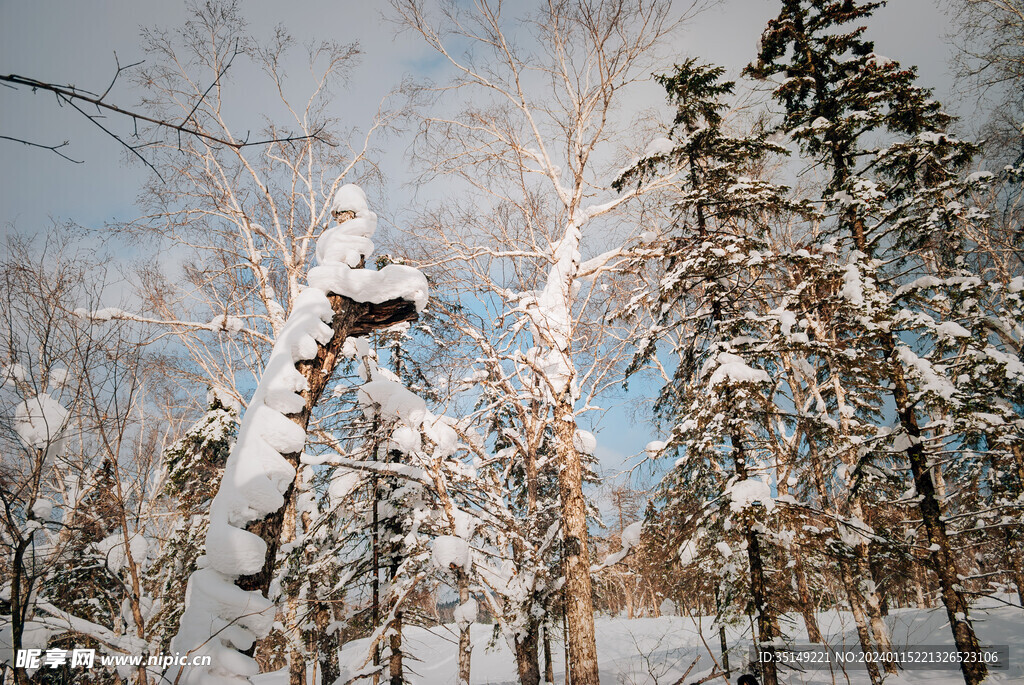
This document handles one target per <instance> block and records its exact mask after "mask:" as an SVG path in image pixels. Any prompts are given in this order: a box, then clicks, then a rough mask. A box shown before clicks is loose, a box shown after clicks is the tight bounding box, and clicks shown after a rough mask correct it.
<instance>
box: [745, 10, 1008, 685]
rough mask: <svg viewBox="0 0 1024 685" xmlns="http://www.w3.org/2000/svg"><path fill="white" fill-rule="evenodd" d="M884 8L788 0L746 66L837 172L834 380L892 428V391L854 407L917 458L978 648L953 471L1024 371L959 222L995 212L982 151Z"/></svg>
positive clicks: (955, 627)
mask: <svg viewBox="0 0 1024 685" xmlns="http://www.w3.org/2000/svg"><path fill="white" fill-rule="evenodd" d="M882 4H883V3H880V2H854V1H853V0H845V1H843V2H820V1H814V2H811V1H808V0H786V1H785V2H783V8H782V11H781V12H780V14H779V16H778V17H777V18H776V19H773V20H772V21H771V22H769V24H768V27H767V29H766V30H765V32H764V35H763V36H762V42H761V51H760V55H759V58H758V61H757V63H756V64H753V65H751V66H750V67H748V73H750V74H751V75H753V76H755V77H757V78H761V79H768V78H772V77H774V76H780V77H781V81H779V82H777V83H776V86H777V87H776V89H775V97H776V99H777V100H778V101H779V102H780V103H781V104H782V105H783V106H784V108H785V115H784V119H783V122H782V125H781V129H782V130H784V131H785V132H786V133H788V134H789V135H790V136H791V137H792V138H793V139H794V140H796V141H797V142H798V143H799V144H800V146H801V148H802V150H803V151H804V153H805V154H806V155H807V156H808V157H809V158H810V159H811V160H813V162H814V163H816V164H817V165H819V166H820V167H821V168H822V169H823V170H824V172H825V174H826V177H827V183H826V187H825V189H824V192H823V195H822V198H821V202H822V209H823V212H824V214H825V217H826V223H827V226H828V228H829V231H830V233H831V235H832V237H833V238H834V243H833V246H834V248H835V249H836V250H837V254H838V256H839V260H840V263H839V266H840V268H841V269H842V272H841V277H840V280H838V281H837V282H836V283H835V285H834V295H835V296H834V297H831V298H829V299H830V301H831V302H832V303H834V304H835V305H836V311H835V313H834V314H833V316H832V321H831V325H832V326H833V327H834V335H835V337H836V338H837V339H839V340H841V341H843V344H844V347H846V348H847V349H848V350H849V353H848V354H847V355H846V360H845V362H843V365H842V368H836V369H834V372H835V374H836V377H837V378H838V377H840V376H841V381H840V383H841V384H843V385H844V386H846V387H845V389H846V390H848V391H849V392H850V393H851V395H855V396H856V395H859V396H860V397H861V398H862V399H864V398H867V397H869V396H870V394H872V393H877V391H869V388H881V389H883V391H884V394H885V396H886V399H887V400H888V401H891V402H892V403H893V405H894V412H893V414H894V416H892V417H891V418H892V419H893V423H894V424H895V425H894V426H888V425H886V419H887V418H888V417H886V416H884V412H883V411H882V407H883V405H882V403H881V401H878V402H877V403H875V404H874V406H870V403H868V402H864V404H863V405H862V406H856V405H854V406H852V407H851V416H855V417H856V418H857V419H858V420H859V421H860V422H861V423H863V424H865V425H870V424H871V423H875V424H876V425H875V428H874V433H875V435H874V436H873V437H872V438H871V439H870V441H869V442H867V443H863V444H861V445H860V447H859V448H858V449H859V450H865V449H883V450H886V451H888V452H889V453H890V454H892V455H893V456H894V457H895V458H897V459H898V460H900V461H901V462H902V463H903V464H904V465H905V468H906V469H907V470H909V472H910V475H911V478H912V482H913V485H912V489H911V491H910V496H909V497H908V498H907V499H908V500H909V501H910V502H912V503H913V504H914V506H915V508H916V510H917V514H918V515H919V516H920V518H921V520H922V524H923V528H924V532H925V535H926V543H927V549H926V553H927V554H928V559H929V564H928V565H929V567H930V569H931V570H932V571H933V572H934V573H935V574H936V576H937V578H938V581H939V585H940V587H941V593H942V600H943V603H944V605H945V607H946V611H947V615H948V618H949V622H950V626H951V629H952V632H953V636H954V639H955V642H956V645H957V648H958V649H959V650H960V651H961V652H962V653H978V651H979V644H978V638H977V635H976V633H975V631H974V628H973V625H972V624H971V620H970V616H969V605H968V601H967V591H966V589H965V587H964V580H963V576H962V574H961V572H960V571H961V569H960V568H958V564H957V557H958V554H957V551H956V545H955V543H954V538H955V536H957V535H958V534H959V531H958V530H957V528H956V527H955V526H956V525H958V524H953V523H951V522H950V521H951V518H950V516H949V515H950V514H951V513H953V512H951V511H949V507H950V506H953V505H952V504H950V502H951V501H952V498H950V497H949V496H948V493H944V492H943V490H944V488H945V485H944V480H943V477H942V470H943V468H949V465H951V464H956V465H957V467H958V468H968V469H972V470H973V469H975V468H979V467H980V466H981V464H980V460H979V458H978V453H977V452H975V451H973V450H970V449H967V445H968V442H967V438H968V436H969V435H971V434H973V433H975V432H979V431H980V432H986V431H988V430H989V429H988V428H986V427H985V422H984V420H983V419H982V418H981V414H985V413H988V412H989V411H994V412H996V414H1000V413H1005V411H1006V407H1007V401H1006V398H1007V397H1008V396H1010V395H1012V394H1013V393H1014V392H1016V391H1015V388H1016V387H1019V384H1020V381H1021V374H1020V371H1021V369H1019V368H1018V367H1019V366H1020V363H1019V360H1018V359H1017V357H1016V355H1012V356H1011V355H1009V354H1007V352H1006V351H1005V350H1004V349H1000V347H1001V343H999V342H998V341H997V340H995V336H993V335H992V334H991V331H986V330H985V329H984V325H983V319H984V316H985V313H986V311H987V310H988V309H989V306H988V304H986V303H991V302H992V301H993V295H994V293H995V290H997V289H998V288H995V289H994V288H993V284H990V283H986V282H985V279H984V278H982V277H980V276H982V274H975V273H971V272H970V271H969V270H968V269H966V268H965V264H964V260H963V255H964V254H966V253H967V251H968V249H969V248H968V246H967V245H965V244H964V237H963V236H964V234H965V232H964V231H963V230H962V229H961V227H962V226H963V225H964V224H965V223H970V222H975V221H978V220H981V219H982V217H981V216H980V215H979V214H978V213H977V212H975V211H972V210H971V209H970V206H969V205H970V200H969V192H970V190H971V188H972V187H973V186H976V185H977V184H978V183H979V182H980V181H979V177H977V176H969V177H966V178H965V174H964V170H965V168H966V166H967V165H968V164H969V162H970V161H971V159H972V155H973V154H974V152H975V148H974V146H973V145H971V144H969V143H966V142H964V141H961V140H959V139H957V138H956V137H955V136H954V135H952V134H951V133H950V131H949V125H950V123H951V117H950V116H949V115H948V114H946V113H945V112H944V111H943V110H942V108H941V105H940V104H939V103H938V102H936V101H935V100H934V99H932V98H931V94H930V92H929V91H928V90H927V89H924V88H921V87H919V86H917V85H916V83H915V80H916V72H915V70H914V69H905V68H903V67H901V66H900V65H899V64H898V63H897V62H895V61H893V60H890V59H887V58H885V57H882V56H879V55H877V54H875V53H874V51H873V50H874V47H873V44H872V43H871V42H870V41H867V40H866V39H865V38H864V37H863V33H864V31H865V29H864V28H863V26H861V27H859V28H853V26H856V23H858V22H861V23H862V22H864V21H865V20H866V19H867V17H868V16H869V15H870V14H871V13H872V12H873V11H875V10H876V9H878V8H879V7H881V6H882ZM993 378H999V379H1002V380H1001V381H1000V382H997V383H994V384H993V383H991V382H990V380H991V379H993ZM880 399H881V398H880ZM1001 407H1002V409H1000V408H1001ZM1010 413H1013V412H1012V410H1011V412H1010ZM1014 430H1019V428H1018V429H1014ZM1010 432H1013V431H1012V430H1011V431H1010ZM1012 439H1013V438H1010V441H1012ZM1006 445H1007V440H1006V439H1005V438H1004V439H1003V441H1002V446H1000V443H999V441H998V440H997V441H996V442H994V443H991V444H989V445H988V448H989V449H995V450H997V451H1003V450H1005V449H1007V447H1006ZM963 514H964V515H963V516H959V517H957V518H958V519H960V520H965V519H966V517H967V516H969V515H970V514H971V512H963ZM959 525H962V523H961V524H959ZM961 667H962V671H963V675H964V679H965V682H967V683H970V684H972V685H973V684H974V683H979V682H981V681H982V680H983V679H984V678H985V675H986V672H987V669H986V667H985V665H984V664H983V663H982V662H981V661H980V660H977V661H972V660H965V661H964V662H963V663H962V664H961Z"/></svg>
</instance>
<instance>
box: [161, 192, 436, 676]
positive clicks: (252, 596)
mask: <svg viewBox="0 0 1024 685" xmlns="http://www.w3.org/2000/svg"><path fill="white" fill-rule="evenodd" d="M332 212H333V214H334V215H335V216H336V217H338V220H339V222H340V223H339V224H337V225H335V226H334V227H332V228H330V229H328V230H327V231H324V233H323V234H322V235H321V236H320V238H319V239H318V241H317V262H318V265H317V266H316V267H314V268H313V269H311V270H310V272H309V275H308V279H309V286H308V287H306V288H305V289H304V290H302V292H301V293H300V295H299V297H298V298H297V300H296V303H295V306H294V307H293V309H292V311H291V313H290V314H289V315H288V318H287V323H286V325H285V327H284V328H282V329H281V332H280V334H279V335H278V337H277V339H276V341H275V344H274V350H273V352H272V353H271V355H270V357H269V359H268V360H267V363H266V371H265V372H264V374H263V377H262V378H261V380H260V384H259V386H258V387H257V389H256V391H255V393H254V395H253V398H252V400H251V401H250V403H249V406H248V407H247V408H246V411H245V413H244V415H243V417H242V422H241V425H240V426H239V432H238V441H237V442H236V443H235V446H234V448H233V449H232V451H231V454H230V456H229V457H228V461H227V464H226V467H225V473H224V478H223V480H222V481H221V486H220V488H219V490H218V492H217V495H216V496H215V497H214V500H213V502H212V504H211V506H210V528H209V532H208V533H207V540H206V542H207V545H206V550H207V554H206V556H205V558H204V559H203V560H201V561H200V563H199V568H198V570H197V571H195V572H194V573H193V574H192V576H191V578H190V580H189V588H188V594H187V601H186V609H185V613H184V614H183V615H182V617H181V626H180V629H179V631H178V635H177V636H176V638H175V641H174V643H173V644H174V648H175V650H176V651H181V652H197V653H207V654H211V655H212V656H213V657H214V658H213V665H212V666H211V667H209V668H201V667H200V668H192V669H189V670H187V671H185V672H182V674H181V675H182V676H183V678H184V682H193V681H195V682H200V681H201V680H202V679H212V678H217V679H219V680H220V681H221V682H225V683H226V682H238V681H241V680H243V679H244V678H245V677H246V676H248V675H252V674H255V673H256V672H257V670H258V668H257V664H256V662H255V661H253V659H252V658H251V657H249V656H248V655H247V654H244V653H243V652H244V651H246V650H250V649H251V648H252V646H253V644H254V642H255V640H256V639H259V638H262V637H264V636H265V635H266V634H267V633H268V632H269V629H270V627H271V625H272V624H273V621H274V618H275V617H274V608H275V607H274V602H272V601H270V600H269V599H268V598H267V594H268V592H269V590H270V586H271V582H272V581H273V579H274V578H275V576H276V573H277V571H276V569H277V565H278V550H279V549H280V547H281V545H289V546H290V545H291V544H292V543H293V541H294V540H295V536H296V534H297V532H298V531H299V530H300V528H299V522H300V520H301V519H299V518H298V517H299V513H300V512H299V511H298V509H297V501H296V497H297V491H298V488H297V487H296V477H297V475H299V474H300V468H301V455H302V451H303V449H304V447H305V444H306V431H307V429H308V428H309V427H310V419H311V418H312V416H313V410H314V408H315V407H316V406H317V404H318V402H319V401H320V398H321V396H322V394H323V392H324V390H325V389H326V387H327V385H328V383H329V382H330V379H331V375H332V373H333V371H334V369H335V367H336V366H337V365H338V363H339V361H340V360H341V359H342V358H343V353H344V349H345V343H346V340H347V339H348V338H349V337H359V336H361V335H366V334H367V333H370V332H372V331H373V330H376V329H378V328H385V327H387V326H389V325H393V324H396V323H400V322H402V321H404V320H409V319H411V318H414V317H415V316H416V312H417V311H418V310H419V309H421V308H422V307H423V306H424V305H425V304H426V299H427V283H426V279H425V278H424V277H423V275H422V274H420V273H419V272H418V271H416V270H415V269H412V268H411V267H405V266H401V265H397V264H389V265H387V266H385V267H384V268H383V269H381V270H380V271H371V270H369V269H364V268H360V265H362V264H365V259H366V257H367V255H368V254H369V253H370V252H371V250H372V249H373V244H372V243H371V242H370V240H369V237H370V236H372V235H373V232H374V230H375V228H376V224H377V216H376V214H374V213H373V212H371V211H370V210H369V208H368V206H367V202H366V195H365V193H363V191H362V190H361V189H360V188H358V187H356V186H353V185H345V186H342V187H341V188H340V189H339V191H338V193H337V194H336V196H335V198H334V201H333V205H332ZM328 322H329V323H328ZM371 385H372V384H371ZM292 599H294V598H292ZM290 677H291V680H292V681H294V682H296V683H302V682H304V681H305V663H304V662H301V663H299V660H298V659H296V658H294V657H293V658H292V663H291V664H290Z"/></svg>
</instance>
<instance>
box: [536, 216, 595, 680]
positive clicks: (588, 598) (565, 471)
mask: <svg viewBox="0 0 1024 685" xmlns="http://www.w3.org/2000/svg"><path fill="white" fill-rule="evenodd" d="M581 237H582V235H581V232H580V228H579V226H578V225H577V224H576V223H575V221H570V223H569V225H568V226H567V228H566V230H565V233H564V235H563V236H562V237H561V239H560V240H558V241H557V242H556V243H555V244H554V245H553V246H552V255H551V257H552V260H553V264H552V266H551V268H550V269H549V271H548V274H547V280H546V282H545V285H544V288H543V289H542V290H541V291H540V292H539V293H538V294H537V298H536V301H535V302H534V303H533V305H532V306H530V307H529V308H528V310H527V311H528V313H529V316H530V319H531V322H532V324H533V331H534V333H535V335H536V337H537V339H538V342H539V343H540V346H539V347H540V350H541V354H539V355H537V357H536V364H537V365H538V366H539V368H540V370H541V371H542V373H543V377H544V380H545V381H546V383H547V384H548V387H547V390H548V392H549V393H550V396H551V399H552V401H553V406H552V409H553V411H554V435H555V452H556V456H557V460H558V465H559V468H558V488H559V497H560V500H561V510H562V544H563V550H562V566H563V571H564V573H565V599H566V620H567V621H568V624H569V634H568V635H567V636H566V640H567V641H568V643H569V669H570V673H571V675H572V681H573V683H574V684H575V685H596V684H597V683H598V682H599V677H598V670H597V641H596V635H595V631H594V604H593V596H592V592H593V589H592V582H591V578H590V545H589V533H588V531H587V504H586V499H585V498H584V496H583V461H582V458H581V456H580V453H579V450H577V448H576V433H577V425H576V411H575V407H574V400H575V393H576V378H575V375H576V370H575V367H574V362H573V359H572V352H571V349H570V347H571V345H570V342H571V340H572V334H573V324H572V303H573V299H574V298H573V293H574V285H575V281H576V275H577V273H578V272H579V266H580V252H579V247H580V239H581ZM532 644H533V647H532V652H533V654H534V658H533V661H534V663H535V664H536V662H537V659H536V655H537V644H536V634H534V638H533V643H532ZM533 670H536V669H533ZM531 674H532V670H531ZM536 677H537V679H538V680H539V678H540V674H539V672H538V673H537V674H536Z"/></svg>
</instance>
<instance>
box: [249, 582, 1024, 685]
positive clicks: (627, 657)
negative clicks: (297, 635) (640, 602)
mask: <svg viewBox="0 0 1024 685" xmlns="http://www.w3.org/2000/svg"><path fill="white" fill-rule="evenodd" d="M1007 599H1009V598H1007ZM972 617H973V619H974V623H975V626H976V628H977V629H978V632H979V636H980V637H981V640H982V643H983V644H984V645H1006V644H1008V645H1009V647H1010V659H1009V667H1008V668H1007V669H1004V670H998V671H993V672H992V674H991V675H990V677H989V679H988V680H987V681H986V683H1024V610H1021V609H1020V608H1017V607H1013V606H1006V605H1005V604H1004V603H1002V602H999V601H997V600H995V599H986V600H983V601H981V602H979V603H978V605H976V607H975V608H974V611H973V612H972ZM786 618H787V619H788V623H789V627H790V631H789V632H790V634H791V635H792V636H793V638H794V639H793V641H794V642H795V643H801V642H806V634H804V633H803V632H802V625H803V623H802V622H801V621H800V619H799V617H798V616H793V615H790V616H787V617H786ZM819 622H820V625H821V629H822V631H823V632H824V633H825V635H826V639H827V640H828V642H829V644H830V645H831V646H832V647H834V648H840V647H845V646H851V647H855V646H856V645H857V635H856V632H855V629H854V625H853V619H852V618H851V616H850V615H849V614H847V613H845V612H835V611H829V612H824V613H822V614H819ZM888 624H889V628H890V630H891V632H892V636H893V642H894V646H895V647H897V648H900V647H915V646H922V645H928V646H939V645H943V646H949V645H952V637H951V635H950V632H949V629H948V624H947V620H946V615H945V610H944V609H943V608H941V607H937V608H935V609H930V610H920V609H896V610H893V611H892V612H891V613H890V615H889V617H888ZM493 628H494V627H493V626H490V625H480V624H476V625H474V626H473V628H472V640H473V662H472V685H516V683H518V678H517V677H516V668H515V662H514V659H513V656H512V652H511V650H510V649H509V646H508V645H507V644H506V643H505V641H504V640H503V639H502V638H500V637H499V638H498V639H497V640H493V639H492V638H493V635H494V630H493ZM701 633H703V638H704V641H706V643H707V645H709V646H710V647H711V649H712V650H713V651H714V656H715V658H716V659H717V658H719V653H718V632H717V629H716V628H714V627H713V621H712V620H711V619H709V618H707V617H699V618H695V619H690V618H686V617H678V616H662V617H660V618H639V619H625V618H609V617H602V618H598V620H597V652H598V660H599V662H600V669H601V682H602V683H604V684H606V685H674V684H675V683H676V682H677V681H678V680H679V679H680V678H681V677H682V675H683V673H685V671H686V669H687V668H688V667H689V666H690V664H691V663H692V662H693V660H694V659H695V658H696V657H697V656H698V655H700V660H699V661H698V662H697V666H696V667H695V668H694V669H693V670H692V671H691V672H690V675H689V676H688V677H687V679H686V681H685V682H686V683H692V682H696V681H699V680H700V679H701V678H703V677H705V676H706V675H708V674H709V673H710V672H711V670H712V668H713V664H712V661H711V658H710V656H709V654H708V651H707V648H706V647H705V646H704V644H703V642H702V641H701V637H700V634H701ZM744 633H746V636H744ZM727 638H728V640H729V645H730V649H731V652H732V653H733V656H732V657H731V658H732V663H731V665H732V666H733V668H734V670H733V678H736V677H738V675H739V674H740V673H742V672H743V671H742V670H739V671H738V670H735V669H736V666H737V665H739V666H741V667H742V666H743V665H744V664H745V663H746V662H747V659H748V658H749V646H750V639H749V629H747V630H746V631H743V630H742V629H739V628H737V629H734V630H730V631H729V633H728V634H727ZM492 642H493V645H492V646H490V647H489V646H488V645H489V643H492ZM404 643H405V647H406V649H407V654H408V655H409V659H408V660H407V662H406V678H407V682H408V683H410V685H447V684H449V683H455V682H456V670H457V654H456V650H457V646H458V632H457V629H456V628H455V626H454V625H448V626H438V627H434V628H429V629H427V628H406V629H405V631H404ZM562 649H563V647H562V643H561V642H556V643H555V644H554V645H553V650H554V655H555V656H554V659H553V661H554V662H555V666H554V671H555V682H556V683H558V684H561V683H563V682H564V672H565V668H564V661H563V651H562ZM365 650H366V644H365V640H357V641H354V642H351V643H349V644H347V645H346V646H345V648H344V649H343V650H342V665H343V668H344V667H346V666H347V667H348V668H350V669H351V670H352V671H357V670H358V669H359V667H360V662H361V661H362V659H363V657H364V655H365V654H366V651H365ZM781 680H782V682H784V683H787V685H790V684H791V685H824V684H826V683H828V684H829V685H831V684H833V683H836V684H846V683H850V684H851V685H861V684H862V683H868V682H869V679H868V675H867V672H866V671H865V670H854V669H850V670H848V673H846V674H844V673H843V672H842V671H841V670H838V669H836V670H835V672H834V673H832V672H829V670H827V668H826V669H825V670H817V671H808V672H806V673H800V672H797V671H792V670H787V671H783V672H782V673H781ZM253 682H254V684H255V685H279V683H287V675H286V674H284V673H283V672H278V673H273V674H266V675H263V676H260V677H257V678H254V679H253ZM367 682H369V681H367ZM710 682H712V683H722V682H723V681H722V680H720V679H715V680H713V681H710ZM885 682H886V683H887V684H890V685H904V684H911V683H913V684H915V685H916V684H919V683H929V685H956V684H957V683H962V682H963V678H962V677H961V675H960V672H959V671H958V670H945V671H941V670H911V671H904V672H902V673H901V674H900V675H898V676H891V677H889V678H886V681H885Z"/></svg>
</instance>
